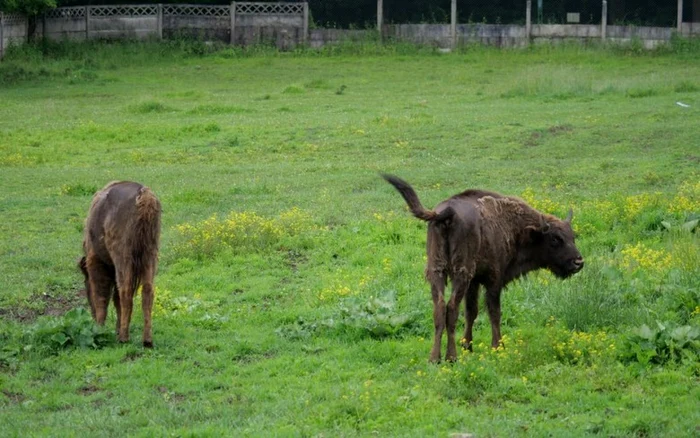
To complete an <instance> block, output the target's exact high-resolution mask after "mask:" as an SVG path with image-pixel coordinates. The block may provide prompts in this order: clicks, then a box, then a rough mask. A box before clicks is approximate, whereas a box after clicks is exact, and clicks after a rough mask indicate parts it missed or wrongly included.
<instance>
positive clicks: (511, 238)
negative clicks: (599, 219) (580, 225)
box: [382, 175, 583, 362]
mask: <svg viewBox="0 0 700 438" xmlns="http://www.w3.org/2000/svg"><path fill="white" fill-rule="evenodd" d="M382 176H383V177H384V179H386V180H387V181H388V182H389V183H390V184H391V185H393V186H394V187H395V188H396V189H397V190H398V191H399V193H400V194H401V196H403V198H404V200H405V201H406V203H407V204H408V206H409V208H410V210H411V212H412V213H413V215H414V216H416V217H417V218H419V219H422V220H424V221H427V222H428V243H427V252H428V263H427V266H426V270H425V275H426V278H427V280H428V282H429V283H430V286H431V291H432V296H433V321H434V323H435V339H434V342H433V349H432V352H431V353H430V360H431V361H433V362H437V361H439V360H440V355H441V352H440V343H441V340H442V333H443V331H444V329H445V326H447V354H446V359H447V360H450V361H452V360H455V359H456V356H457V351H456V346H455V326H456V324H457V317H458V307H459V304H460V302H461V301H462V298H465V297H466V304H465V308H466V309H465V313H466V320H467V323H466V328H465V331H464V339H465V347H466V348H469V349H470V350H471V348H472V328H473V326H474V320H475V319H476V316H477V313H478V310H479V308H478V302H479V286H480V285H483V286H484V288H485V289H486V305H487V308H488V312H489V319H490V320H491V335H492V337H491V346H492V347H493V348H496V347H498V345H499V343H500V340H501V290H502V289H503V288H504V287H505V286H506V285H507V284H508V283H509V282H511V281H512V280H513V279H515V278H518V277H520V276H521V275H524V274H527V273H528V272H530V271H533V270H536V269H541V268H546V269H549V270H550V271H552V272H553V273H554V274H555V275H556V276H558V277H560V278H566V277H569V276H571V275H573V274H575V273H576V272H578V271H580V270H581V268H583V258H582V257H581V254H580V253H579V251H578V249H577V248H576V245H575V243H574V233H573V230H572V229H571V218H572V212H571V211H570V212H569V216H568V217H567V218H566V220H563V221H562V220H559V219H557V218H556V217H554V216H551V215H548V214H542V213H540V212H539V211H537V210H535V209H534V208H532V207H530V206H529V205H527V204H526V203H525V202H524V201H522V200H520V199H518V198H513V197H508V196H503V195H499V194H498V193H494V192H488V191H484V190H467V191H465V192H462V193H460V194H458V195H455V196H453V197H451V198H449V199H447V200H445V201H443V202H442V203H440V204H438V205H437V206H436V207H435V209H434V210H428V209H426V208H425V207H423V206H422V205H421V203H420V200H419V199H418V195H416V192H415V191H414V190H413V188H412V187H411V186H410V185H409V184H408V183H407V182H405V181H403V180H401V179H400V178H397V177H395V176H391V175H382ZM448 279H449V280H450V281H451V282H452V295H451V296H450V301H449V302H448V303H447V305H446V304H445V296H444V295H445V286H446V285H447V280H448Z"/></svg>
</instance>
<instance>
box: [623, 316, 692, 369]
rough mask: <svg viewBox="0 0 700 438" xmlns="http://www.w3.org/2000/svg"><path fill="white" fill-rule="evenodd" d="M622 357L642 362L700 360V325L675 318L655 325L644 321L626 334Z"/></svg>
mask: <svg viewBox="0 0 700 438" xmlns="http://www.w3.org/2000/svg"><path fill="white" fill-rule="evenodd" d="M620 359H621V360H623V361H625V362H638V363H640V364H642V365H649V364H656V365H665V364H668V363H680V362H685V363H689V364H697V363H698V360H700V327H698V326H693V325H683V326H679V325H677V324H675V323H673V322H664V323H661V322H657V323H656V327H654V328H650V327H649V326H647V325H646V324H645V325H642V326H641V327H639V328H637V329H635V330H633V331H632V333H631V334H630V335H628V336H627V337H626V338H625V340H624V344H623V347H622V349H621V351H620Z"/></svg>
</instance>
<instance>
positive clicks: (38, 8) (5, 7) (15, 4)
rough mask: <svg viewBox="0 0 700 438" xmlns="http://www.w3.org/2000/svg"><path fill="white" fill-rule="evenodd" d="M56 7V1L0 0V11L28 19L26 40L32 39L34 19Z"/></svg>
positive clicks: (34, 28)
mask: <svg viewBox="0 0 700 438" xmlns="http://www.w3.org/2000/svg"><path fill="white" fill-rule="evenodd" d="M55 7H56V0H0V11H3V12H15V13H18V14H22V15H26V16H27V18H29V29H28V30H27V40H31V39H32V38H33V37H34V32H35V31H36V18H37V17H38V16H39V15H41V14H43V13H44V12H46V11H48V10H50V9H53V8H55Z"/></svg>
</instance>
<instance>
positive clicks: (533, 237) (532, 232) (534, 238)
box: [522, 225, 546, 244]
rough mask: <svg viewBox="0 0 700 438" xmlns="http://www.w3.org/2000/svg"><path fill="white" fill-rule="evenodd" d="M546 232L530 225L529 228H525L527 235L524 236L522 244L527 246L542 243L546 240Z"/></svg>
mask: <svg viewBox="0 0 700 438" xmlns="http://www.w3.org/2000/svg"><path fill="white" fill-rule="evenodd" d="M545 232H546V231H543V230H542V229H541V228H539V227H536V226H533V225H528V226H527V227H525V233H524V234H523V238H522V240H523V242H522V243H524V244H527V243H537V242H540V241H542V239H543V238H544V233H545Z"/></svg>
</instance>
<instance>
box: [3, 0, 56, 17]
mask: <svg viewBox="0 0 700 438" xmlns="http://www.w3.org/2000/svg"><path fill="white" fill-rule="evenodd" d="M55 7H56V0H0V11H3V12H17V13H20V14H25V15H39V14H42V13H44V12H45V11H48V10H49V9H53V8H55Z"/></svg>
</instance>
